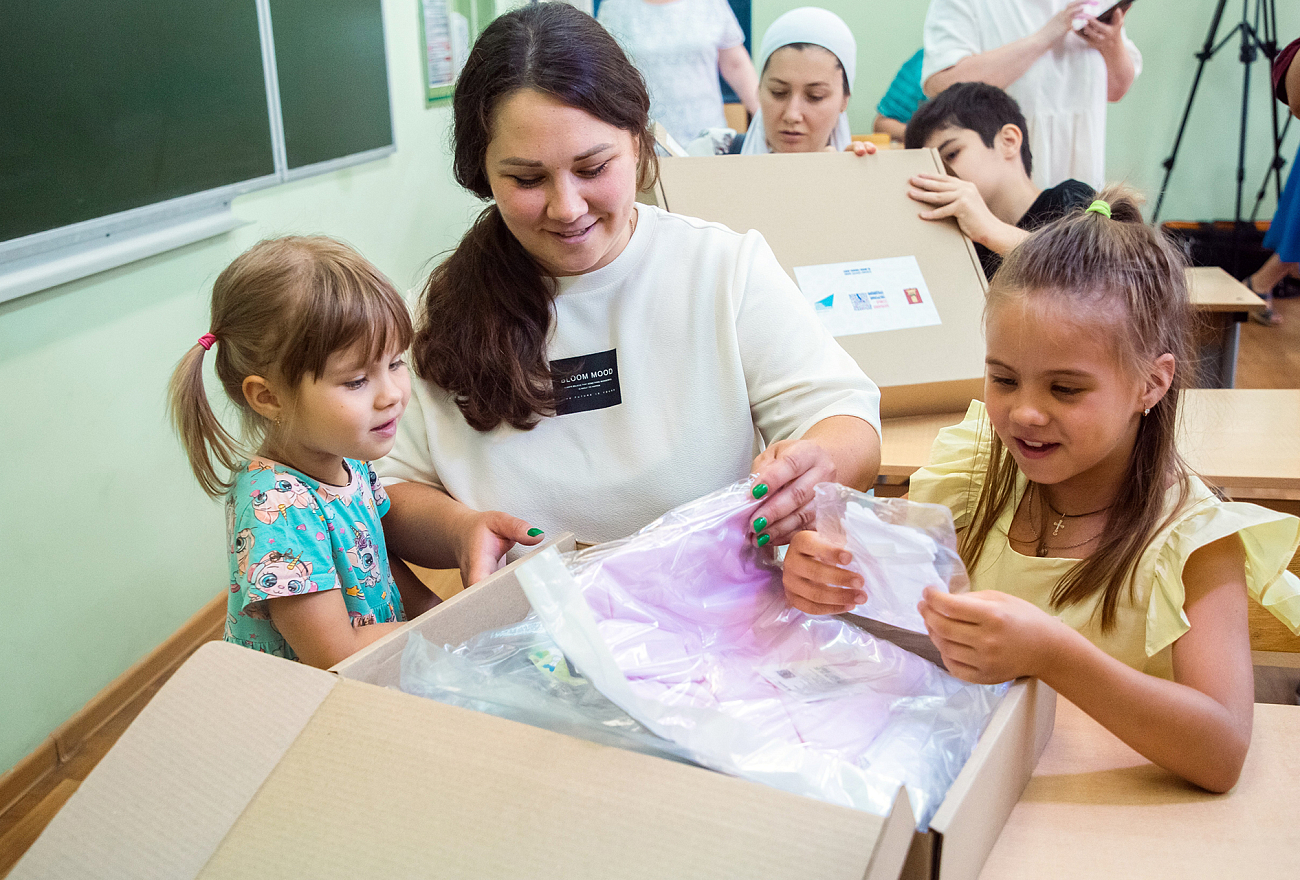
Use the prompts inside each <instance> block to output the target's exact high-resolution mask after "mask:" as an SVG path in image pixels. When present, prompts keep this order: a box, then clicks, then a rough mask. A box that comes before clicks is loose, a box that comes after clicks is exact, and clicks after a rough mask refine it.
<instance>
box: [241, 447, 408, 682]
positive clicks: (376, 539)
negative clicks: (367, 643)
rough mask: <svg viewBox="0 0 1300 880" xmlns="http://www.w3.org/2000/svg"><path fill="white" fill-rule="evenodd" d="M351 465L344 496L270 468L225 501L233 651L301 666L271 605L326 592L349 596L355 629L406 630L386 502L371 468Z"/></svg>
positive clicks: (253, 470)
mask: <svg viewBox="0 0 1300 880" xmlns="http://www.w3.org/2000/svg"><path fill="white" fill-rule="evenodd" d="M344 465H345V466H346V468H347V471H348V475H349V480H348V483H347V485H346V486H332V485H330V484H329V483H322V482H321V481H319V480H316V479H313V478H312V477H309V476H307V475H306V474H304V473H302V472H301V471H297V470H294V469H293V468H291V467H288V466H287V465H283V464H279V463H278V462H274V461H269V460H267V459H264V458H254V459H253V460H252V461H250V462H249V463H248V464H247V466H245V467H244V468H243V469H242V470H241V471H239V473H237V474H236V475H235V485H234V486H233V487H232V488H231V490H230V493H229V494H228V495H227V496H226V527H227V539H228V541H229V546H230V595H229V597H228V601H227V605H226V629H225V634H224V638H225V640H226V641H228V642H234V643H235V644H237V645H243V646H244V647H246V648H252V649H254V650H256V651H264V652H265V653H267V654H274V655H275V656H277V657H284V658H286V659H289V660H297V659H298V656H297V655H296V654H295V653H294V651H293V649H292V648H290V647H289V643H288V642H286V641H285V640H284V636H282V635H280V631H279V630H277V629H276V628H275V624H274V623H272V622H271V615H270V613H269V612H268V611H267V607H266V606H267V600H268V599H274V598H277V597H281V596H297V595H301V594H303V593H314V592H317V591H319V590H341V591H342V593H343V604H344V605H346V606H347V609H348V615H349V616H350V617H351V618H352V625H353V626H365V625H367V624H371V623H387V622H390V621H400V620H405V614H404V613H403V611H402V599H401V596H399V595H398V593H397V588H396V585H395V584H394V583H393V575H392V572H390V571H389V568H388V554H387V552H386V549H385V546H384V531H383V528H382V526H381V525H380V522H379V520H380V517H382V516H383V515H384V514H385V513H387V512H388V504H389V501H388V495H387V493H385V492H384V489H383V487H382V486H380V485H379V479H378V477H376V476H375V472H374V471H373V470H371V469H370V465H369V464H368V463H367V462H363V461H353V460H352V459H345V460H344Z"/></svg>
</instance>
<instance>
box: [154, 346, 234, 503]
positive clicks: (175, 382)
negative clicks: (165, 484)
mask: <svg viewBox="0 0 1300 880" xmlns="http://www.w3.org/2000/svg"><path fill="white" fill-rule="evenodd" d="M205 351H206V349H205V348H204V346H203V345H202V344H201V343H195V344H194V345H193V346H191V348H190V350H189V351H187V352H186V353H185V356H184V357H182V358H181V362H180V363H179V364H177V365H176V371H175V372H174V373H172V378H171V382H170V383H169V385H168V389H167V410H168V415H169V416H170V417H171V420H172V425H173V426H174V427H175V428H176V433H177V435H178V436H179V437H180V440H181V445H182V446H184V447H185V454H186V456H188V457H189V460H190V469H191V470H193V471H194V476H195V477H196V478H197V479H198V481H199V485H200V486H202V487H203V491H204V492H207V493H208V494H209V495H210V496H212V497H213V498H219V497H221V496H222V495H224V494H225V493H226V490H228V489H229V488H230V485H231V483H230V481H229V480H228V479H225V480H223V479H222V478H221V477H220V476H218V472H217V469H216V467H215V466H214V465H213V458H216V460H217V461H218V462H219V463H220V464H221V467H222V468H224V469H225V471H226V472H227V473H229V472H231V471H233V470H235V468H236V467H237V466H238V464H239V443H238V442H237V441H236V440H235V438H234V437H232V436H231V435H230V432H229V431H227V430H226V428H225V426H224V425H222V424H221V422H220V420H218V419H217V416H216V413H214V412H213V411H212V407H211V406H210V405H209V403H208V393H207V389H206V388H204V385H203V355H204V353H205Z"/></svg>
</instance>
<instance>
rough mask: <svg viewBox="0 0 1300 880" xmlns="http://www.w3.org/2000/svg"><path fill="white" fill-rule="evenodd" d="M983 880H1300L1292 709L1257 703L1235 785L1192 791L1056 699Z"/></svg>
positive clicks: (1297, 758) (1299, 756) (1295, 714)
mask: <svg viewBox="0 0 1300 880" xmlns="http://www.w3.org/2000/svg"><path fill="white" fill-rule="evenodd" d="M980 877H981V880H1018V878H1022V877H1023V878H1042V877H1053V878H1064V880H1070V878H1075V877H1078V878H1084V877H1086V878H1099V877H1134V878H1137V877H1140V878H1143V880H1157V878H1171V880H1175V878H1176V880H1186V878H1189V877H1215V878H1238V877H1240V878H1251V880H1256V878H1273V877H1276V878H1283V877H1285V878H1294V877H1300V706H1278V705H1270V704H1265V703H1257V704H1255V727H1254V733H1253V735H1252V738H1251V745H1250V751H1249V753H1247V756H1246V764H1245V767H1244V768H1243V769H1242V773H1241V780H1240V781H1239V782H1238V783H1237V786H1236V788H1234V789H1233V790H1232V791H1230V792H1228V793H1227V794H1224V795H1214V794H1210V793H1209V792H1206V791H1202V790H1201V789H1199V788H1196V787H1195V786H1193V785H1191V784H1190V783H1186V782H1183V781H1181V780H1179V779H1177V778H1176V777H1174V776H1173V775H1172V774H1169V773H1166V772H1165V771H1164V770H1161V769H1159V768H1157V767H1155V766H1154V765H1153V764H1150V763H1148V762H1147V761H1146V759H1145V758H1143V757H1141V756H1140V755H1138V754H1137V752H1134V751H1133V750H1132V749H1130V748H1129V747H1128V746H1126V745H1124V744H1123V743H1121V742H1120V741H1119V740H1118V739H1116V738H1115V737H1114V736H1113V735H1112V734H1110V733H1109V732H1107V731H1106V730H1105V729H1104V728H1102V727H1101V725H1099V724H1098V723H1097V722H1095V721H1093V720H1092V719H1091V718H1089V717H1088V716H1087V715H1085V714H1084V713H1083V712H1082V711H1081V710H1080V709H1079V708H1077V707H1076V706H1074V705H1073V704H1072V703H1070V702H1069V701H1068V700H1065V699H1060V698H1058V700H1057V703H1056V729H1055V730H1054V732H1053V733H1052V739H1051V740H1050V741H1049V742H1048V744H1047V749H1046V750H1045V751H1044V752H1043V756H1042V758H1041V759H1040V760H1039V762H1038V767H1037V769H1035V770H1034V775H1033V777H1032V778H1031V779H1030V780H1029V785H1028V786H1027V787H1026V788H1025V792H1024V794H1022V795H1021V796H1020V801H1019V802H1018V803H1017V804H1016V806H1015V808H1014V809H1013V810H1012V812H1011V816H1010V818H1008V819H1007V824H1006V826H1005V827H1004V828H1003V829H1002V834H1001V836H999V837H998V842H997V844H996V845H995V846H994V848H993V852H992V853H990V854H989V858H988V861H987V862H986V863H985V865H984V870H983V872H982V873H981V874H980Z"/></svg>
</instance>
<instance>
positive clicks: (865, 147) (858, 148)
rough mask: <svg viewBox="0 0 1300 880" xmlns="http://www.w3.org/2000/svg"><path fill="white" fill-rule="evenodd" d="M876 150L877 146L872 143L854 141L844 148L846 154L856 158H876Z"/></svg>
mask: <svg viewBox="0 0 1300 880" xmlns="http://www.w3.org/2000/svg"><path fill="white" fill-rule="evenodd" d="M832 149H834V148H832ZM876 150H877V147H876V145H875V144H873V143H872V142H871V141H854V142H853V143H851V144H849V145H848V146H847V147H845V148H844V152H846V153H852V154H853V155H855V156H874V155H875V153H876Z"/></svg>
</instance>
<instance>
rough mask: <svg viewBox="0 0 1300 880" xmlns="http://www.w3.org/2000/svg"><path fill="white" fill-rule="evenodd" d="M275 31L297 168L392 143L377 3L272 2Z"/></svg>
mask: <svg viewBox="0 0 1300 880" xmlns="http://www.w3.org/2000/svg"><path fill="white" fill-rule="evenodd" d="M271 27H272V29H273V30H274V32H275V63H276V72H277V76H278V78H279V81H280V105H281V107H282V108H283V115H284V145H285V152H286V153H287V154H288V159H289V167H290V168H291V169H293V168H301V167H303V166H304V165H313V164H315V163H317V162H325V161H328V160H330V159H336V158H338V157H340V156H350V155H352V154H354V153H362V152H365V151H367V150H373V149H377V148H379V147H385V146H388V145H390V144H391V143H392V142H393V131H392V121H391V117H390V115H389V111H388V71H387V68H386V67H385V66H384V65H383V64H382V63H380V64H375V63H374V59H379V60H380V61H381V62H382V60H383V58H384V20H383V11H382V10H381V9H380V6H379V3H378V2H357V0H271ZM341 120H347V123H346V124H338V123H339V121H341Z"/></svg>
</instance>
